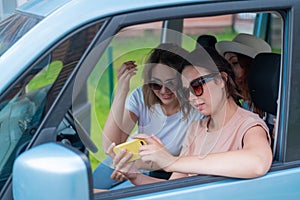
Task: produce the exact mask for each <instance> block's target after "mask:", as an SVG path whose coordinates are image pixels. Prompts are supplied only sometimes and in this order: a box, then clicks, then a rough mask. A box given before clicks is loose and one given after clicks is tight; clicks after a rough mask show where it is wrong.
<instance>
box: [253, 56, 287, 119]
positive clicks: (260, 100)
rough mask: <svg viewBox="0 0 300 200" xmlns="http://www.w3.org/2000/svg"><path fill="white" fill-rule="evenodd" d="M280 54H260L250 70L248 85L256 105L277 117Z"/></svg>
mask: <svg viewBox="0 0 300 200" xmlns="http://www.w3.org/2000/svg"><path fill="white" fill-rule="evenodd" d="M280 60H281V56H280V54H275V53H260V54H258V55H257V56H256V57H255V58H254V61H253V63H252V65H251V67H250V69H249V74H248V85H249V91H250V95H251V98H252V101H253V103H254V105H255V106H256V107H257V108H259V109H261V110H263V111H264V112H267V113H271V114H273V115H276V113H277V99H278V90H279V73H280Z"/></svg>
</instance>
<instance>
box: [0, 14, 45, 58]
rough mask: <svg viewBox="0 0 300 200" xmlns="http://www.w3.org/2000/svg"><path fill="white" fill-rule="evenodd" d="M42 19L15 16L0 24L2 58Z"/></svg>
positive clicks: (20, 15)
mask: <svg viewBox="0 0 300 200" xmlns="http://www.w3.org/2000/svg"><path fill="white" fill-rule="evenodd" d="M40 20H41V19H40V18H36V17H33V16H24V15H22V14H15V15H12V16H10V17H9V18H7V19H6V20H4V21H2V22H0V56H1V55H2V54H3V53H4V52H5V51H6V50H7V49H9V48H10V47H11V46H12V45H13V44H14V43H15V42H16V41H18V40H19V39H20V38H21V37H22V36H23V35H25V34H26V33H27V32H28V31H29V30H30V29H31V28H32V27H34V26H35V25H36V24H37V23H38V22H39V21H40Z"/></svg>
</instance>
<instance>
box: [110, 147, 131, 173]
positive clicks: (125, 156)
mask: <svg viewBox="0 0 300 200" xmlns="http://www.w3.org/2000/svg"><path fill="white" fill-rule="evenodd" d="M131 157H132V153H130V152H128V153H127V152H126V149H122V151H121V152H120V153H118V154H117V155H116V156H115V158H114V161H113V165H114V166H115V169H116V170H118V171H125V172H126V171H127V168H126V167H127V166H126V165H127V164H128V162H129V160H130V158H131Z"/></svg>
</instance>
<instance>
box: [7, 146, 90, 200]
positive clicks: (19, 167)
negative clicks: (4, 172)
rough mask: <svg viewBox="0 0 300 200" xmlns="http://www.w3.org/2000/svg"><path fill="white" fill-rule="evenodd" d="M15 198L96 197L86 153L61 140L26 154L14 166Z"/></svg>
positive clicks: (85, 199)
mask: <svg viewBox="0 0 300 200" xmlns="http://www.w3.org/2000/svg"><path fill="white" fill-rule="evenodd" d="M12 184H13V197H14V199H15V200H20V199H30V200H40V199H43V200H48V199H49V200H50V199H51V200H53V199H55V200H67V199H70V200H88V199H93V187H92V184H93V181H92V171H91V167H90V163H89V160H88V158H87V156H86V155H85V154H83V153H82V152H80V151H78V150H77V149H74V148H72V147H70V146H67V145H64V144H60V143H53V142H50V143H45V144H41V145H39V146H36V147H33V148H32V149H29V150H28V151H25V152H24V153H22V154H21V155H20V156H19V157H18V158H17V159H16V161H15V163H14V166H13V179H12Z"/></svg>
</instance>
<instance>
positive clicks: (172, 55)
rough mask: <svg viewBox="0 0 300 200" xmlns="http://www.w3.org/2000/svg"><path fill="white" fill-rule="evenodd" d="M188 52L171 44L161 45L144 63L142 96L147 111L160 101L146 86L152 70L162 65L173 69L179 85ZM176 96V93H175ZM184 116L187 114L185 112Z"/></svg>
mask: <svg viewBox="0 0 300 200" xmlns="http://www.w3.org/2000/svg"><path fill="white" fill-rule="evenodd" d="M187 54H188V51H186V50H185V49H183V48H181V47H180V46H178V45H176V44H173V43H163V44H160V45H158V46H157V47H156V48H154V49H153V50H152V51H151V52H150V55H149V57H148V59H147V61H146V63H145V67H144V70H143V74H142V76H143V79H144V85H143V96H144V100H145V104H146V105H147V107H148V108H149V109H151V106H153V105H154V104H156V103H160V104H161V101H160V99H159V98H158V97H157V96H156V95H155V94H154V92H153V91H152V89H151V88H150V87H149V86H148V84H147V83H149V81H150V80H151V77H152V70H153V68H154V67H155V66H156V65H157V64H163V65H166V66H169V67H170V68H172V69H175V70H176V71H177V72H178V77H177V79H178V81H179V83H180V81H181V78H180V73H181V71H182V65H181V64H182V62H183V58H184V57H186V56H187ZM176 94H177V93H176ZM183 113H184V116H186V115H187V114H186V113H185V112H183Z"/></svg>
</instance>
